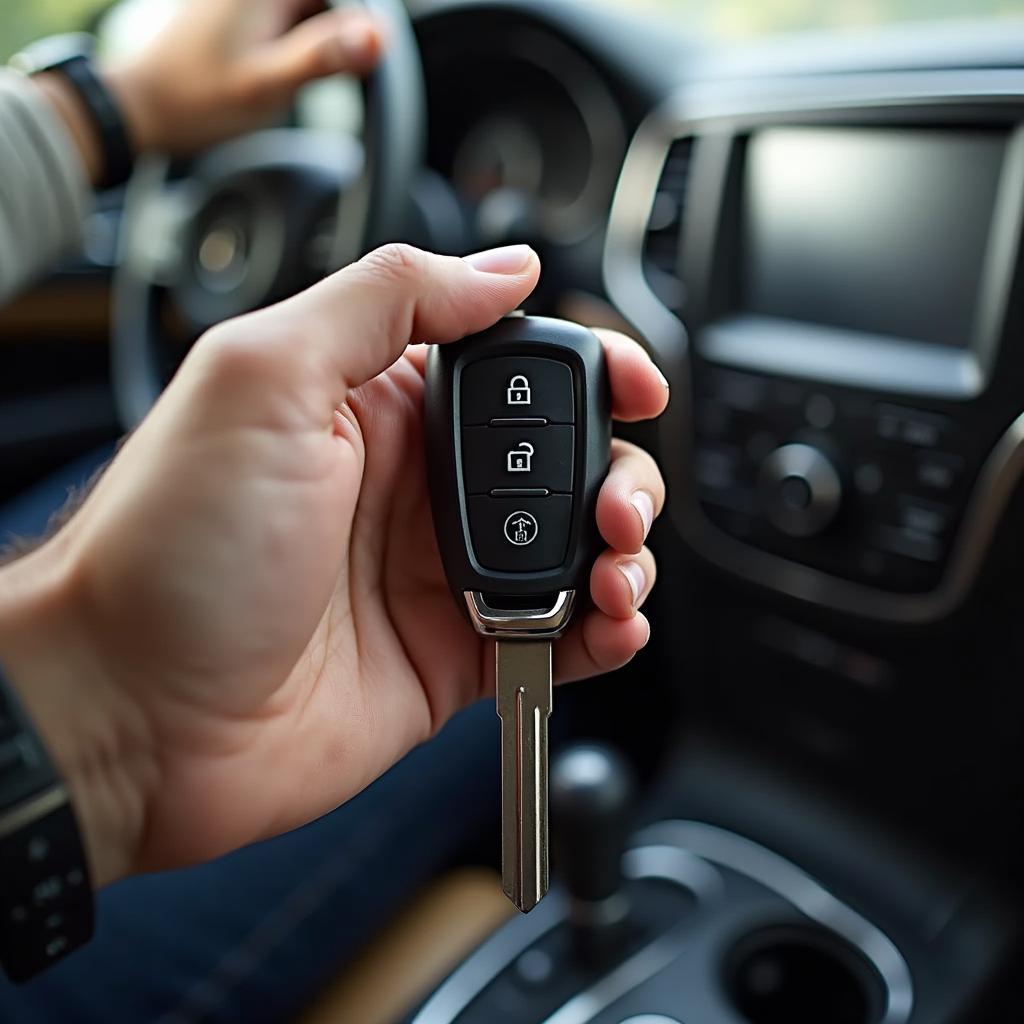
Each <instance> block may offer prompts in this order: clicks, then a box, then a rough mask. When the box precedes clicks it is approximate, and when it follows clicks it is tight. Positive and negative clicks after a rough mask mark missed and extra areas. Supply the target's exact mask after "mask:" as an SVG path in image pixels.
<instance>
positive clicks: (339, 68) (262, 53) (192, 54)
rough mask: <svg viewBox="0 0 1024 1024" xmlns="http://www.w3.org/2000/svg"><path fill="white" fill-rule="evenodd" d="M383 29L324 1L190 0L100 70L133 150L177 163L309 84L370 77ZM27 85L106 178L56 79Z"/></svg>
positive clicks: (85, 126) (88, 165)
mask: <svg viewBox="0 0 1024 1024" xmlns="http://www.w3.org/2000/svg"><path fill="white" fill-rule="evenodd" d="M384 35H385V26H383V25H381V24H380V23H379V22H377V21H375V20H374V19H373V18H372V17H371V16H370V15H369V14H368V13H367V12H366V11H361V10H358V9H354V8H350V9H346V10H333V9H331V10H325V9H324V3H323V0H188V2H186V3H185V4H184V5H183V6H182V8H181V9H180V10H179V11H178V12H177V14H176V15H175V16H174V17H173V18H172V20H171V22H170V23H169V24H168V25H167V27H166V28H164V29H163V31H161V32H159V33H158V34H157V35H156V36H155V38H154V39H153V40H152V41H151V42H150V43H149V45H148V46H146V47H144V48H143V49H142V50H141V52H140V53H138V54H136V55H135V56H133V57H132V58H131V59H130V60H128V61H126V62H124V63H121V64H120V65H114V66H112V67H105V68H101V69H100V73H101V74H102V76H103V78H104V79H105V81H106V83H107V85H108V87H109V88H110V89H111V91H112V92H113V94H114V96H115V99H116V100H117V103H118V106H119V108H120V110H121V114H122V116H123V117H124V120H125V125H126V128H127V131H128V136H129V138H130V140H131V142H132V145H133V146H134V147H135V148H136V150H138V151H139V152H146V151H149V150H153V151H157V152H162V153H170V154H172V155H177V156H183V155H188V154H190V153H194V152H196V151H198V150H200V149H202V148H203V147H205V146H209V145H211V144H213V143H215V142H219V141H221V140H223V139H227V138H230V137H231V136H233V135H239V134H241V133H242V132H246V131H251V130H252V129H255V128H259V127H260V126H261V125H263V124H265V123H266V122H267V121H268V120H270V119H271V118H272V117H273V116H274V115H275V114H277V113H279V112H280V111H281V110H283V109H284V107H285V106H286V105H287V104H288V103H289V101H290V100H292V98H293V97H294V96H295V93H296V92H297V91H298V89H299V88H300V87H301V86H303V85H305V84H306V83H307V82H310V81H313V80H315V79H317V78H323V77H325V76H327V75H333V74H338V73H341V72H350V73H352V74H358V75H362V74H365V73H366V72H368V71H370V70H371V69H372V68H373V66H374V65H375V64H376V63H377V60H378V59H379V57H380V53H381V49H382V47H383V43H384ZM35 81H36V83H37V85H38V86H39V88H40V89H41V90H42V92H43V94H44V95H45V96H46V97H47V99H48V100H49V101H50V103H51V104H52V106H53V107H54V109H55V110H56V111H57V113H58V114H59V116H60V117H61V119H62V120H63V121H64V123H65V125H66V126H67V129H68V134H69V135H70V137H71V139H72V141H73V142H74V144H75V146H76V148H77V149H78V151H79V154H80V156H81V158H82V163H83V165H84V167H85V169H86V172H87V174H88V176H89V178H90V180H91V181H93V182H94V183H95V182H98V181H100V180H102V178H103V175H104V167H103V154H102V152H101V149H100V144H99V139H98V138H97V136H96V131H95V128H94V126H93V124H92V121H91V119H90V118H89V116H88V114H87V112H86V110H85V107H84V106H83V105H82V103H81V101H80V100H79V98H78V96H77V94H76V93H75V91H74V89H72V88H71V86H70V85H69V84H68V83H67V82H66V81H65V79H64V78H63V76H62V75H60V74H55V73H51V72H46V73H43V74H40V75H38V76H36V78H35Z"/></svg>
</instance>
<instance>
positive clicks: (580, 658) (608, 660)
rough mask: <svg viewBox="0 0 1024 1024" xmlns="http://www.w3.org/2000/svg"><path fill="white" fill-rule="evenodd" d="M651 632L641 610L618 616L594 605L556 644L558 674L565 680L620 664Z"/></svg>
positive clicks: (559, 678) (592, 674) (644, 641)
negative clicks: (624, 617) (626, 615)
mask: <svg viewBox="0 0 1024 1024" xmlns="http://www.w3.org/2000/svg"><path fill="white" fill-rule="evenodd" d="M650 636H651V627H650V625H649V623H648V622H647V619H646V618H645V617H644V615H643V613H642V612H637V614H636V615H634V616H633V617H632V618H628V619H615V618H612V617H611V616H608V615H605V614H604V612H602V611H600V610H599V609H593V610H591V611H589V612H588V613H587V614H586V615H585V616H584V617H583V621H582V622H580V623H577V624H576V625H575V626H574V627H573V628H572V629H571V630H570V631H569V632H568V633H566V635H565V636H564V637H563V638H562V639H561V640H559V641H558V643H557V644H555V653H554V657H555V665H554V668H555V677H556V678H557V679H558V681H559V682H563V683H564V682H569V681H571V680H573V679H585V678H587V677H589V676H597V675H601V674H602V673H603V672H611V671H612V670H613V669H616V668H621V667H622V666H623V665H625V664H626V663H627V662H628V661H629V660H630V658H632V657H633V655H635V654H636V652H637V651H639V650H640V649H641V648H642V647H644V645H645V644H646V643H647V641H648V640H649V639H650Z"/></svg>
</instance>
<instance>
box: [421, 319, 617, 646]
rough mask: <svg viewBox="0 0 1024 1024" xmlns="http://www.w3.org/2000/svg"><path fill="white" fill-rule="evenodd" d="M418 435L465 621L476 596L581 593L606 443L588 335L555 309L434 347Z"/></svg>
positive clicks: (524, 601)
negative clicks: (555, 315) (423, 438)
mask: <svg viewBox="0 0 1024 1024" xmlns="http://www.w3.org/2000/svg"><path fill="white" fill-rule="evenodd" d="M426 434H427V464H428V470H429V475H430V496H431V504H432V508H433V514H434V527H435V530H436V532H437V539H438V545H439V548H440V551H441V557H442V560H443V562H444V568H445V573H446V575H447V577H448V583H449V585H450V587H451V589H452V592H453V594H454V595H455V597H456V600H457V601H459V603H460V604H464V605H465V607H466V609H467V611H468V613H469V614H470V616H471V617H473V619H474V624H475V625H477V627H478V628H480V622H479V616H478V614H477V612H478V609H480V608H483V607H485V606H486V607H495V608H499V609H500V608H501V607H502V604H503V603H504V604H505V605H507V606H508V607H509V608H512V609H522V608H526V607H528V606H532V607H535V608H536V607H540V604H538V603H537V602H541V599H550V600H552V601H553V600H554V599H556V598H557V597H558V595H559V594H562V593H568V594H569V595H571V596H570V597H569V598H568V600H569V601H574V600H578V599H580V598H581V597H583V596H584V595H585V594H586V593H587V590H588V587H589V577H590V569H591V566H592V564H593V561H594V559H595V558H596V556H597V555H598V553H599V552H600V550H601V543H600V537H599V535H598V531H597V522H596V518H595V506H596V503H597V493H598V490H599V488H600V486H601V483H602V481H603V480H604V477H605V474H606V473H607V471H608V459H609V446H610V443H611V396H610V389H609V385H608V376H607V370H606V368H605V361H604V349H603V347H602V345H601V342H600V341H599V340H598V338H597V337H596V336H595V335H594V334H593V333H592V332H591V331H589V330H587V329H586V328H585V327H581V326H579V325H578V324H573V323H570V322H568V321H565V320H555V319H549V318H546V317H533V316H529V317H528V316H511V317H506V318H505V319H503V320H500V321H499V322H498V323H497V324H495V325H494V326H493V327H491V328H488V329H487V330H485V331H481V332H480V333H479V334H474V335H471V336H469V337H467V338H464V339H463V340H462V341H459V342H455V343H453V344H450V345H438V346H434V347H433V348H432V349H431V351H430V353H429V355H428V358H427V370H426ZM531 602H533V603H532V604H531ZM481 631H484V630H481Z"/></svg>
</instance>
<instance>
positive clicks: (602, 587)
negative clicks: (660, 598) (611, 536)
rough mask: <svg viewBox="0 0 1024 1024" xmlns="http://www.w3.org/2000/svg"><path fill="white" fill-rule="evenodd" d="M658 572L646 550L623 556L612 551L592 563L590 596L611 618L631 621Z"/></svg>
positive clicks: (648, 551) (652, 558)
mask: <svg viewBox="0 0 1024 1024" xmlns="http://www.w3.org/2000/svg"><path fill="white" fill-rule="evenodd" d="M656 577H657V569H656V566H655V562H654V555H653V554H652V553H651V552H650V550H649V549H647V548H642V549H641V550H640V552H639V553H638V554H635V555H623V554H622V553H621V552H618V551H613V550H611V549H609V550H607V551H605V552H604V553H603V554H602V555H601V556H600V557H599V558H598V560H597V561H596V562H595V563H594V568H593V570H592V571H591V573H590V596H591V597H592V598H593V600H594V604H595V605H596V606H597V608H598V609H599V610H600V611H602V612H604V614H605V615H608V616H610V617H611V618H613V619H630V618H632V617H633V616H634V615H635V614H636V611H637V609H638V608H639V607H640V606H641V605H642V604H643V603H644V601H645V600H646V599H647V595H648V594H649V593H650V592H651V587H653V586H654V581H655V579H656Z"/></svg>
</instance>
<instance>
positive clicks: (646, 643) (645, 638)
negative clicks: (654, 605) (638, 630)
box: [637, 612, 651, 651]
mask: <svg viewBox="0 0 1024 1024" xmlns="http://www.w3.org/2000/svg"><path fill="white" fill-rule="evenodd" d="M637 617H638V618H641V619H643V620H644V623H645V625H646V626H647V636H645V637H644V642H643V643H642V644H641V645H640V650H641V651H642V650H643V649H644V648H645V647H646V646H647V645H648V644H649V643H650V642H651V620H650V619H648V618H647V616H645V615H644V614H643V613H642V612H637Z"/></svg>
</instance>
